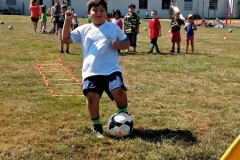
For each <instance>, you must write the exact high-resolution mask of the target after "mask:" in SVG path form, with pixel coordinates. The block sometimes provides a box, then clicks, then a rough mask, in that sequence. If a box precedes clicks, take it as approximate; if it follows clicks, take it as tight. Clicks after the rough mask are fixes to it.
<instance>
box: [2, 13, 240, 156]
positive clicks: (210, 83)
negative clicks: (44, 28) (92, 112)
mask: <svg viewBox="0 0 240 160" xmlns="http://www.w3.org/2000/svg"><path fill="white" fill-rule="evenodd" d="M2 19H3V20H4V22H5V24H4V25H0V35H1V36H0V42H1V43H0V46H1V50H0V52H1V54H0V66H1V74H0V83H1V85H0V93H1V94H0V99H1V100H0V107H1V108H0V109H1V116H0V128H1V130H0V135H1V136H0V159H163V160H166V159H169V160H170V159H171V160H173V159H176V160H179V159H186V160H187V159H188V160H195V159H196V160H198V159H206V160H210V159H211V160H212V159H213V160H215V159H219V158H220V157H221V156H222V155H223V153H224V152H225V151H226V149H227V147H228V146H229V145H230V144H231V143H232V141H233V140H234V139H235V138H236V137H237V136H238V135H239V126H240V124H239V122H240V121H239V117H240V116H239V112H240V109H239V106H240V100H239V99H240V98H239V97H240V91H239V87H240V83H239V82H240V80H239V79H240V71H239V68H240V56H239V51H240V48H239V47H238V46H239V44H238V43H239V37H238V35H239V34H240V30H239V29H237V28H233V33H228V32H227V30H228V28H224V29H214V28H202V27H199V28H198V31H197V32H196V34H195V37H196V38H195V48H196V50H195V53H193V54H182V53H181V54H180V55H177V54H174V55H172V54H169V50H170V49H171V43H170V35H169V32H168V30H169V23H168V22H165V21H164V22H162V33H163V36H162V37H161V38H159V40H158V44H159V47H160V50H161V52H162V54H161V55H157V54H151V55H149V54H146V52H147V51H148V47H149V39H148V37H147V35H148V33H147V32H146V31H144V30H143V28H144V27H146V26H147V21H146V20H142V24H141V33H140V34H139V36H138V47H137V50H138V53H137V54H124V53H123V54H122V55H121V56H120V63H121V66H122V70H123V75H124V81H125V84H126V86H127V88H128V92H127V93H128V98H129V111H130V113H131V116H132V118H133V120H134V128H135V130H134V132H133V134H132V135H131V136H130V137H129V138H127V139H114V138H110V137H106V138H105V139H103V140H99V139H96V138H95V137H94V135H93V134H92V128H91V124H90V121H89V116H88V113H87V110H86V109H85V99H84V97H79V96H61V97H53V96H51V94H50V92H48V91H47V89H46V87H45V86H44V83H43V79H42V77H41V76H40V75H39V72H38V68H37V63H36V57H37V56H38V55H39V54H40V53H42V52H45V53H47V54H46V56H43V57H41V58H40V63H41V64H43V63H48V64H54V63H57V61H58V50H59V41H58V40H57V36H56V35H53V34H36V35H34V34H33V31H32V25H31V23H30V21H29V17H26V16H3V15H1V16H0V20H2ZM79 20H80V22H81V24H83V23H85V22H86V19H79ZM23 21H24V22H23ZM8 25H12V26H13V28H14V29H13V30H12V31H9V30H8V29H7V26H8ZM48 28H50V24H48ZM181 33H182V43H181V45H182V46H181V48H182V49H181V50H182V52H183V50H184V47H185V42H184V31H183V29H182V31H181ZM225 36H229V38H230V39H229V41H225V40H223V38H224V37H225ZM80 49H81V48H80V47H79V46H78V45H75V44H74V45H71V46H70V52H71V54H70V55H66V56H64V57H62V61H63V63H64V66H66V67H67V68H68V69H69V70H70V71H71V73H72V74H73V75H74V77H75V78H77V79H81V73H80V72H81V66H82V65H81V63H82V54H81V50H80ZM51 67H53V66H51ZM53 68H54V67H53ZM51 69H52V68H50V70H51ZM54 69H56V68H54ZM57 69H59V70H60V67H59V68H57ZM63 74H64V72H63ZM46 75H47V78H48V79H49V83H51V84H50V85H54V83H63V84H64V83H66V82H56V81H54V78H56V77H57V75H55V74H54V73H48V74H46ZM64 78H66V79H67V76H66V75H64ZM53 87H56V86H53ZM54 89H55V90H56V88H54ZM76 90H77V89H76V88H74V89H73V85H71V84H68V83H66V84H65V85H61V86H60V87H58V88H57V91H58V93H59V94H66V93H67V92H71V93H72V92H77V94H80V93H81V88H80V87H79V90H78V91H76ZM65 92H66V93H65ZM115 111H116V107H115V105H114V103H112V102H111V101H110V100H109V99H108V97H107V96H106V95H105V94H104V95H103V97H102V99H101V108H100V113H101V117H102V122H103V124H104V127H105V128H106V122H107V120H108V117H110V115H111V114H113V113H114V112H115Z"/></svg>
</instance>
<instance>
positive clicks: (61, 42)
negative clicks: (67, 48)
mask: <svg viewBox="0 0 240 160" xmlns="http://www.w3.org/2000/svg"><path fill="white" fill-rule="evenodd" d="M59 53H60V54H62V53H64V51H63V41H62V40H60V51H59Z"/></svg>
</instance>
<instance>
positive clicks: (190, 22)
mask: <svg viewBox="0 0 240 160" xmlns="http://www.w3.org/2000/svg"><path fill="white" fill-rule="evenodd" d="M184 30H185V31H186V42H187V43H186V49H185V53H188V46H189V41H190V42H191V47H192V52H194V43H193V40H194V31H197V27H196V25H195V23H194V19H193V15H192V14H189V15H188V17H187V23H186V24H185V27H184Z"/></svg>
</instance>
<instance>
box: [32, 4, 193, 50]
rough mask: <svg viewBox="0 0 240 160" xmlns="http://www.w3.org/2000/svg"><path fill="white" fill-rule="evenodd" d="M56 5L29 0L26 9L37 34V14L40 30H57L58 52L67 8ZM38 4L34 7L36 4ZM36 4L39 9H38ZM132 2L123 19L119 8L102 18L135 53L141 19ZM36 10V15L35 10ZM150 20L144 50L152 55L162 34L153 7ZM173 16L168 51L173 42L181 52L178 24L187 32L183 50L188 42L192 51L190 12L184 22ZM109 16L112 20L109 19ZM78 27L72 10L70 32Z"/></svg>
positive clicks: (61, 46) (61, 48)
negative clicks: (147, 47)
mask: <svg viewBox="0 0 240 160" xmlns="http://www.w3.org/2000/svg"><path fill="white" fill-rule="evenodd" d="M54 2H55V4H54V6H52V7H51V8H49V9H47V7H46V5H42V6H38V5H37V2H36V0H31V3H30V7H29V10H31V20H32V22H33V26H34V33H36V28H37V22H38V18H37V17H40V20H41V27H40V32H41V33H56V34H57V35H58V39H59V40H60V52H59V53H64V49H63V42H62V40H61V33H62V28H63V24H64V21H65V12H66V11H67V5H66V4H62V5H60V3H59V0H54ZM35 6H37V7H35ZM34 7H35V8H34ZM38 7H39V8H38ZM135 8H136V6H135V4H129V5H128V13H127V14H126V15H125V16H124V17H123V21H122V19H121V17H122V15H121V12H120V10H119V9H114V10H113V12H112V13H111V14H109V13H108V14H107V16H106V19H105V21H106V22H112V23H114V24H116V25H117V26H119V28H120V29H121V30H123V31H124V33H125V34H126V36H127V38H128V39H129V41H130V46H131V47H133V50H132V51H133V52H136V47H137V35H138V33H139V28H140V24H141V21H140V18H139V9H138V11H137V13H135ZM49 10H50V11H51V13H50V15H51V23H52V28H51V30H50V31H49V32H47V28H46V24H47V15H48V12H49ZM38 11H39V16H38V15H37V12H38ZM71 11H72V12H73V13H74V9H73V8H72V9H71ZM150 13H151V14H150V15H151V19H150V20H149V23H148V31H149V39H150V48H149V51H148V52H147V53H148V54H152V53H153V50H154V48H155V50H156V53H160V49H159V47H158V43H157V40H158V38H159V37H161V23H160V21H159V20H158V18H157V11H156V10H152V11H151V12H150ZM174 16H175V17H174V19H172V21H171V25H170V28H171V29H170V31H169V32H171V38H170V40H171V43H172V48H171V50H170V53H174V52H175V45H177V51H176V52H177V53H180V42H181V34H180V30H181V25H185V26H184V30H185V31H186V47H185V51H184V53H188V50H189V42H190V45H191V52H194V31H196V30H197V28H196V25H195V24H194V19H193V15H192V14H189V16H188V17H187V20H186V21H185V22H183V20H181V19H180V12H179V11H178V12H175V14H174ZM146 17H148V11H146ZM111 18H112V20H111ZM87 22H88V23H92V17H91V15H88V17H87ZM78 26H79V21H78V18H77V14H76V13H74V15H73V18H72V21H71V31H73V30H75V29H76V28H77V27H78ZM65 51H66V53H69V45H67V44H66V50H65ZM128 52H129V48H127V49H126V53H128ZM118 53H120V49H118Z"/></svg>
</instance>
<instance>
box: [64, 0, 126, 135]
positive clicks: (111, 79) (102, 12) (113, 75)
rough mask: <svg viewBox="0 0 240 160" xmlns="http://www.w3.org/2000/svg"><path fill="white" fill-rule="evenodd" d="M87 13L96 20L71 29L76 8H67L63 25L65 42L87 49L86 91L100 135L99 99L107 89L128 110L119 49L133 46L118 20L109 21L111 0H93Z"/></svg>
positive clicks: (120, 107)
mask: <svg viewBox="0 0 240 160" xmlns="http://www.w3.org/2000/svg"><path fill="white" fill-rule="evenodd" d="M87 13H88V15H89V16H90V17H91V18H92V23H90V24H85V25H81V26H80V27H78V28H76V29H75V30H74V31H72V32H70V24H71V20H72V18H73V16H74V12H73V11H67V12H66V14H65V22H64V26H63V35H62V40H63V42H64V43H68V44H69V43H79V44H80V45H81V46H82V51H83V68H82V79H83V93H84V95H85V96H86V104H87V108H88V111H89V114H90V118H91V121H92V124H93V128H94V132H95V134H96V136H97V137H98V138H103V137H104V132H103V128H102V124H101V121H100V116H99V101H100V98H101V95H102V93H103V91H105V92H106V93H107V94H108V96H109V98H110V99H111V100H114V101H115V102H116V105H117V107H118V112H125V113H128V103H127V94H126V87H125V86H124V83H123V77H122V72H121V68H120V66H119V59H118V49H127V48H128V47H129V45H130V43H129V40H128V39H127V37H126V35H125V33H124V32H123V31H122V30H121V29H120V28H119V27H118V26H117V25H115V24H114V23H108V22H106V21H105V20H106V17H107V2H106V1H105V0H89V1H88V2H87Z"/></svg>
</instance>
